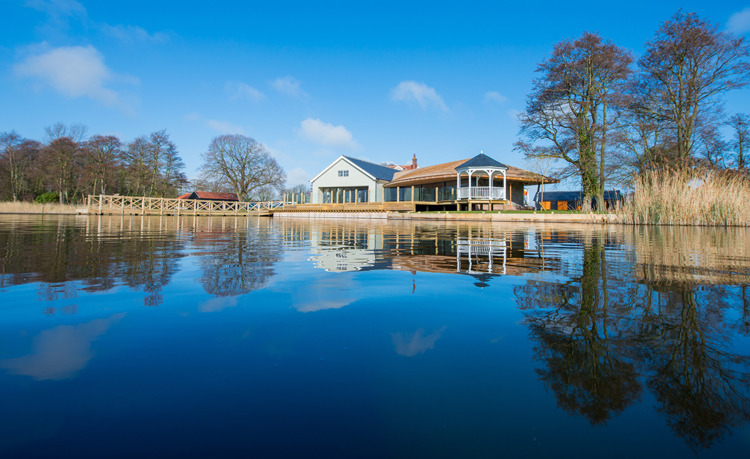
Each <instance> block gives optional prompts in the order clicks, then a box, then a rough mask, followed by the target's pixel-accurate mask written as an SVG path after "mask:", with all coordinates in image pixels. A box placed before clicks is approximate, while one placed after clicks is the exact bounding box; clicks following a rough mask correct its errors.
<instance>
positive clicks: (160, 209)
mask: <svg viewBox="0 0 750 459" xmlns="http://www.w3.org/2000/svg"><path fill="white" fill-rule="evenodd" d="M159 204H160V205H159V215H164V199H163V198H162V199H160V200H159Z"/></svg>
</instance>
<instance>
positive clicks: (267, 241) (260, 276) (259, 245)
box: [194, 223, 282, 296]
mask: <svg viewBox="0 0 750 459" xmlns="http://www.w3.org/2000/svg"><path fill="white" fill-rule="evenodd" d="M194 241H195V245H196V246H198V247H200V248H202V249H207V250H208V251H207V252H203V253H201V254H200V258H199V259H198V265H199V266H200V267H201V270H202V271H203V274H202V276H201V278H200V282H201V284H202V285H203V289H204V290H205V291H206V292H207V293H209V294H211V295H216V296H235V295H241V294H243V293H248V292H251V291H253V290H258V289H260V288H263V287H265V286H266V284H267V283H268V280H269V279H270V278H271V277H272V276H273V275H274V274H275V272H274V269H273V266H274V264H275V263H276V262H278V261H279V260H280V259H281V253H282V245H281V241H279V240H276V239H275V238H274V235H273V233H272V231H271V230H270V228H269V227H268V224H267V223H266V224H265V225H264V226H263V227H261V228H253V230H252V231H248V232H237V231H234V230H232V229H228V230H221V229H210V228H209V230H207V231H205V232H204V233H202V234H199V235H196V237H195V239H194Z"/></svg>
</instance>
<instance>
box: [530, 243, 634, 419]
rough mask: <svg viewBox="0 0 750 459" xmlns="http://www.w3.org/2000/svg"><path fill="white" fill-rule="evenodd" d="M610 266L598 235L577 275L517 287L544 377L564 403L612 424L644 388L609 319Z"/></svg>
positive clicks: (563, 404)
mask: <svg viewBox="0 0 750 459" xmlns="http://www.w3.org/2000/svg"><path fill="white" fill-rule="evenodd" d="M605 266H606V262H605V252H604V247H603V245H602V241H600V240H594V241H592V243H591V244H590V245H588V244H587V245H586V248H585V249H584V257H583V272H582V275H581V276H580V277H578V278H577V279H574V280H573V281H571V282H568V283H565V284H546V283H529V284H526V285H522V286H520V287H517V288H516V297H517V298H518V300H519V303H520V306H521V308H522V309H524V310H525V311H526V323H527V325H528V326H529V329H530V331H531V336H532V339H534V340H535V341H536V342H537V343H538V345H537V347H536V348H535V358H536V359H538V360H540V361H541V362H543V364H544V367H543V368H542V369H538V370H537V373H538V374H539V376H540V379H541V380H542V381H544V383H545V385H546V386H547V387H548V388H549V389H551V390H552V391H553V393H554V394H555V397H556V398H557V402H558V406H559V407H561V408H563V409H565V410H566V411H569V412H571V413H575V414H576V415H581V416H584V417H585V418H586V419H588V420H589V422H591V423H592V424H604V423H606V422H607V420H609V419H610V418H611V417H612V416H613V415H616V414H619V413H621V412H622V411H624V410H625V408H626V407H628V406H629V405H630V404H632V403H633V402H634V401H635V400H637V399H639V397H640V393H641V385H640V383H639V382H638V374H637V372H636V369H635V367H634V364H633V363H632V361H631V360H630V359H628V358H627V357H626V356H625V355H624V353H623V347H625V346H626V345H627V343H626V342H623V341H625V340H624V339H623V337H621V336H619V334H618V333H617V331H616V328H615V329H614V330H613V329H612V327H611V324H609V323H608V321H609V320H610V317H609V307H610V305H609V298H608V295H607V293H606V276H604V272H605ZM600 286H601V287H602V288H601V289H600ZM613 332H614V335H613Z"/></svg>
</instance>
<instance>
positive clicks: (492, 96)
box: [484, 91, 508, 104]
mask: <svg viewBox="0 0 750 459" xmlns="http://www.w3.org/2000/svg"><path fill="white" fill-rule="evenodd" d="M484 101H485V102H497V103H498V104H504V103H505V102H507V101H508V98H507V97H505V96H504V95H502V94H500V93H499V92H497V91H490V92H488V93H486V94H485V95H484Z"/></svg>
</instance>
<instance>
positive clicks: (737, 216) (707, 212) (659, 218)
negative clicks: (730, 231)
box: [623, 170, 750, 226]
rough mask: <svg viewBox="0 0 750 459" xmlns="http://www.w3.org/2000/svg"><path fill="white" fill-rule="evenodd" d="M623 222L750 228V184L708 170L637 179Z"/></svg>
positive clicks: (664, 172) (649, 175)
mask: <svg viewBox="0 0 750 459" xmlns="http://www.w3.org/2000/svg"><path fill="white" fill-rule="evenodd" d="M624 211H625V212H624V215H623V220H624V221H625V222H627V223H633V224H636V225H702V226H748V225H750V181H748V179H747V178H744V177H741V176H739V175H730V174H726V173H717V172H712V171H705V170H680V171H652V172H648V173H646V174H643V175H641V176H640V177H637V178H636V180H635V187H634V193H633V199H632V200H631V201H630V202H629V203H627V205H626V206H625V209H624Z"/></svg>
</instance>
